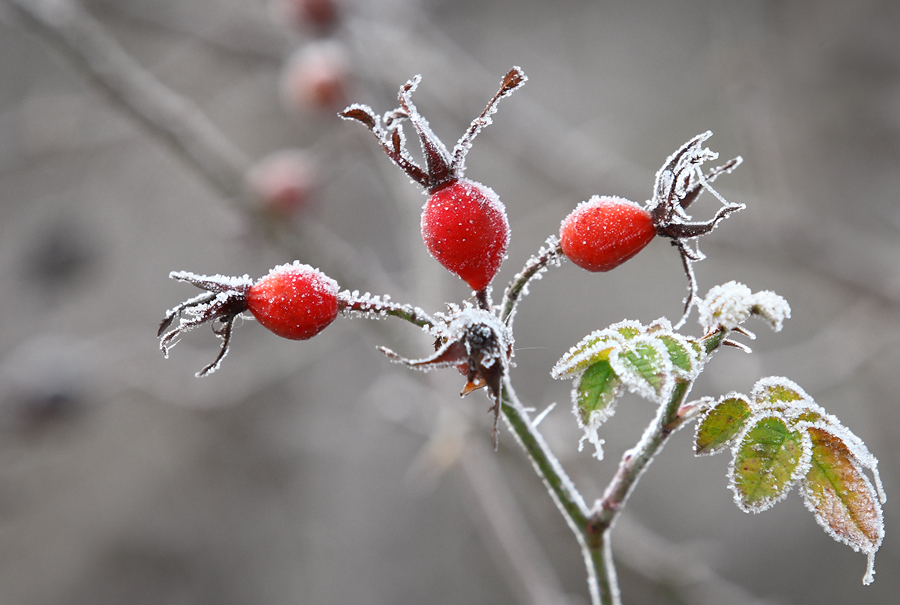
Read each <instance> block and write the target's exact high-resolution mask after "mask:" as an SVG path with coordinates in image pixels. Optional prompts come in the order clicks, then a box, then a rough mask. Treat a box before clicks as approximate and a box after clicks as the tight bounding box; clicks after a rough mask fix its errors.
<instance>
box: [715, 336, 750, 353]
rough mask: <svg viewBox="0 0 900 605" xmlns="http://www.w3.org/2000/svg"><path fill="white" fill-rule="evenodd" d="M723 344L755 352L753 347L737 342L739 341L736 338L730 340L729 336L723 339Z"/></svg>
mask: <svg viewBox="0 0 900 605" xmlns="http://www.w3.org/2000/svg"><path fill="white" fill-rule="evenodd" d="M722 344H723V345H725V346H727V347H734V348H735V349H740V350H741V351H743V352H744V353H752V352H753V349H751V348H750V347H748V346H747V345H745V344H743V343H740V342H737V341H735V340H729V339H728V338H726V339H725V340H723V341H722Z"/></svg>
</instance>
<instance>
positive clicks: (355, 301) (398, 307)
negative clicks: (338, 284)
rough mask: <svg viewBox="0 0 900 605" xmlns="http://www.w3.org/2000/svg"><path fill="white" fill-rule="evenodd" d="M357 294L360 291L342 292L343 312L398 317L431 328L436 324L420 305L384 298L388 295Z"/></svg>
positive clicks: (365, 315)
mask: <svg viewBox="0 0 900 605" xmlns="http://www.w3.org/2000/svg"><path fill="white" fill-rule="evenodd" d="M356 294H358V293H357V292H354V293H352V294H350V293H348V292H346V291H345V292H342V293H341V296H340V297H339V298H338V310H339V311H340V312H341V313H344V314H345V315H349V316H350V317H353V316H359V317H366V318H369V319H379V318H381V317H396V318H398V319H402V320H404V321H408V322H409V323H411V324H413V325H416V326H419V327H420V328H430V327H432V326H433V325H434V319H433V318H432V317H431V316H430V315H428V313H426V312H425V311H423V310H422V309H420V308H419V307H413V306H411V305H402V304H398V303H395V302H391V301H389V300H384V299H386V298H388V297H387V296H385V297H384V298H380V297H371V298H359V297H357V296H356Z"/></svg>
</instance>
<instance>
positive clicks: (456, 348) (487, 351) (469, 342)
mask: <svg viewBox="0 0 900 605" xmlns="http://www.w3.org/2000/svg"><path fill="white" fill-rule="evenodd" d="M428 331H429V332H430V333H431V334H432V335H433V336H434V337H435V352H434V353H433V354H432V355H429V356H428V357H423V358H420V359H408V358H406V357H403V356H402V355H399V354H398V353H395V352H394V351H392V350H390V349H388V348H386V347H379V350H380V351H381V352H382V353H384V354H385V355H387V356H388V358H390V359H391V361H394V362H396V363H402V364H403V365H405V366H407V367H410V368H412V369H415V370H420V371H423V372H428V371H430V370H435V369H442V368H456V369H457V370H459V371H460V373H462V374H463V375H464V376H465V377H466V384H465V385H464V386H463V389H462V391H461V392H460V395H461V396H465V395H468V394H469V393H471V392H473V391H476V390H478V389H480V388H483V387H486V388H487V393H488V397H489V398H490V399H491V401H492V402H493V405H492V406H491V411H492V412H493V414H494V427H493V430H492V432H491V435H492V437H493V441H494V448H495V449H496V448H497V445H498V439H499V432H498V427H499V421H500V406H501V403H502V400H501V390H502V382H503V378H504V376H506V374H507V373H508V372H509V366H510V359H511V357H512V354H513V337H512V332H511V331H510V330H509V329H508V328H507V327H506V326H505V325H504V324H503V323H502V322H501V321H500V320H499V319H498V318H497V317H496V316H495V315H494V314H493V313H491V312H490V311H488V310H485V309H479V308H477V307H474V306H472V305H470V304H468V303H466V304H465V305H464V306H462V307H459V306H457V305H450V310H449V312H448V313H446V314H443V313H439V314H436V317H435V320H434V323H433V325H430V326H428Z"/></svg>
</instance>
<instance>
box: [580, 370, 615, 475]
mask: <svg viewBox="0 0 900 605" xmlns="http://www.w3.org/2000/svg"><path fill="white" fill-rule="evenodd" d="M621 390H622V382H621V381H620V380H619V378H618V376H616V373H615V372H613V370H612V368H611V367H610V365H609V362H608V361H600V362H597V363H595V364H594V365H592V366H591V367H590V368H588V369H587V370H586V371H585V372H584V374H582V375H581V376H579V377H578V378H577V379H576V380H575V386H574V387H573V389H572V402H573V407H572V412H573V413H574V414H575V417H576V418H577V419H578V428H580V429H582V430H583V431H584V436H583V437H582V438H581V439H580V440H579V442H578V450H579V451H581V449H582V448H583V447H584V442H585V441H589V442H590V443H592V444H593V445H594V447H595V448H596V451H595V452H594V457H595V458H597V459H598V460H602V459H603V440H602V439H600V436H599V434H598V430H599V428H600V426H601V425H602V424H603V423H604V422H606V421H607V420H608V419H609V417H610V416H612V415H613V413H615V405H616V400H617V399H618V398H619V394H620V392H621Z"/></svg>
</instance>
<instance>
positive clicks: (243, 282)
mask: <svg viewBox="0 0 900 605" xmlns="http://www.w3.org/2000/svg"><path fill="white" fill-rule="evenodd" d="M169 277H171V278H172V279H176V280H178V281H183V282H187V283H190V284H193V285H195V286H197V287H198V288H201V289H203V290H205V292H203V293H202V294H200V295H198V296H195V297H194V298H191V299H189V300H187V301H185V302H183V303H181V304H179V305H177V306H175V307H173V308H172V309H170V310H169V311H167V312H166V316H165V318H164V319H163V321H162V322H161V323H160V325H159V331H158V332H157V335H158V336H159V337H160V341H159V346H160V349H162V351H163V354H164V355H165V356H166V357H168V354H169V349H170V348H171V347H172V346H174V345H175V343H176V342H177V340H176V339H177V338H178V336H179V335H180V334H181V333H182V332H186V331H188V330H191V329H193V328H195V327H197V326H199V325H202V324H205V323H211V324H212V330H213V332H214V333H215V334H216V336H219V337H220V338H221V339H222V347H221V349H220V351H219V354H218V356H217V357H216V358H215V359H214V360H213V362H212V363H211V364H209V365H207V366H206V367H204V368H203V369H202V370H200V372H198V373H197V375H198V376H206V375H208V374H211V373H212V372H214V371H215V370H217V369H218V367H219V365H220V364H221V362H222V359H224V358H225V355H227V354H228V347H229V344H230V342H231V332H232V329H233V327H234V320H235V319H236V318H237V317H239V316H241V314H242V313H244V312H245V311H249V312H250V313H251V314H252V315H253V316H254V317H255V318H256V319H257V320H258V321H259V323H261V324H262V325H263V326H264V327H266V328H267V329H269V330H270V331H272V332H274V333H275V334H277V335H278V336H281V337H282V338H288V339H292V340H306V339H308V338H312V337H313V336H315V335H316V334H318V333H319V332H321V331H322V330H324V329H325V328H326V327H327V326H328V325H329V324H330V323H331V322H332V321H334V319H335V317H337V314H338V299H337V297H338V284H337V282H336V281H334V280H333V279H331V278H330V277H328V276H327V275H325V274H324V273H322V272H321V271H319V270H318V269H314V268H312V267H310V266H309V265H304V264H301V263H300V262H299V261H295V262H294V263H293V264H289V265H279V266H278V267H275V268H274V269H272V270H271V271H270V272H269V274H268V275H266V276H264V277H262V278H260V279H259V280H258V281H256V282H255V283H254V282H253V281H252V280H251V279H250V277H249V276H248V275H244V276H243V277H228V276H224V275H197V274H195V273H190V272H188V271H173V272H172V273H170V274H169ZM183 315H187V316H188V317H183ZM176 318H178V319H179V323H178V325H177V326H176V327H175V328H174V329H172V330H170V331H169V332H165V331H166V330H167V329H168V328H169V326H171V325H172V322H174V321H175V319H176Z"/></svg>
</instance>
